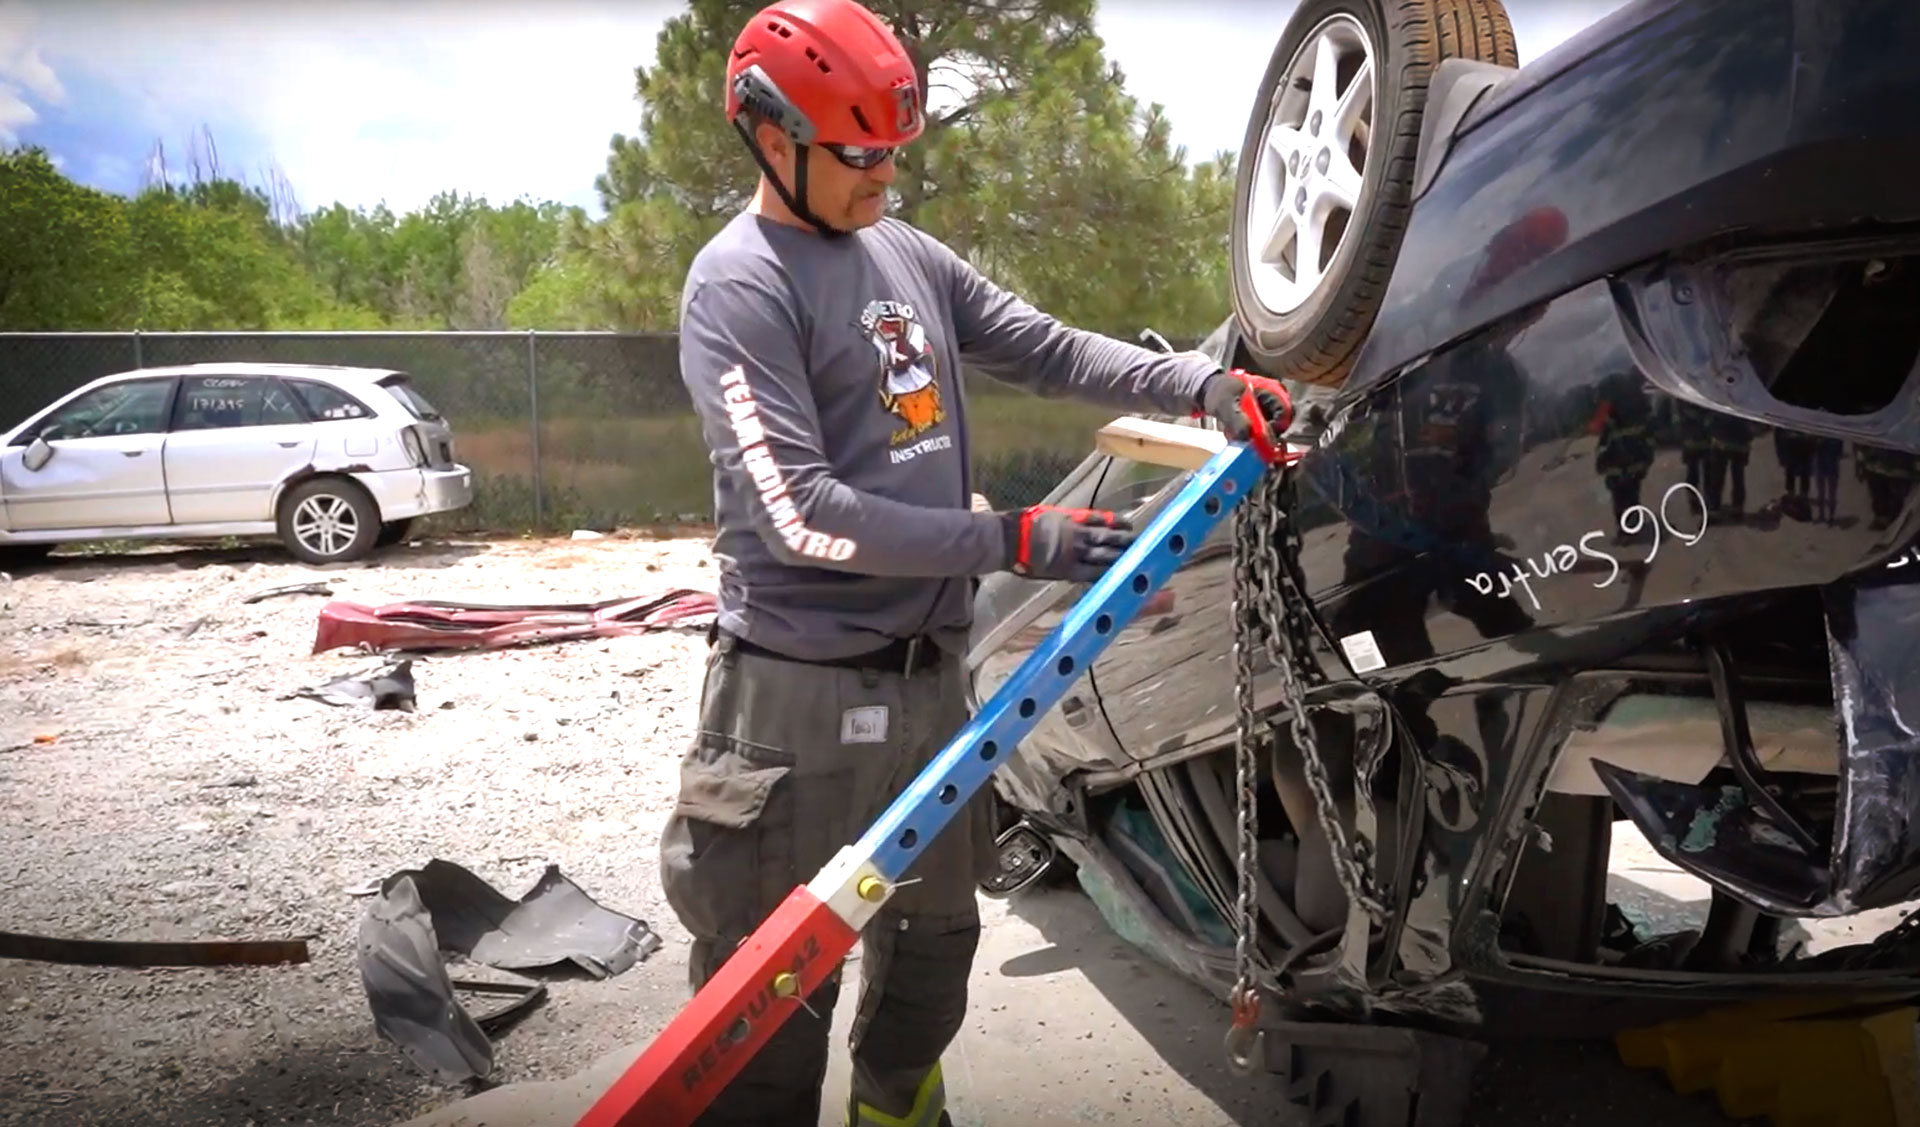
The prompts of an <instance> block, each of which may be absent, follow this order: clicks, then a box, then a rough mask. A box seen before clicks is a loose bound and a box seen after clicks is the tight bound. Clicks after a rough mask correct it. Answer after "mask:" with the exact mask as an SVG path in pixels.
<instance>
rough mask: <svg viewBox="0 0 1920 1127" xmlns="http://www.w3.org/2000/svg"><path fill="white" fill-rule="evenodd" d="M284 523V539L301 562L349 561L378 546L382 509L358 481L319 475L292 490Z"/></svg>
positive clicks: (282, 506) (286, 499) (283, 514)
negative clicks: (375, 544)
mask: <svg viewBox="0 0 1920 1127" xmlns="http://www.w3.org/2000/svg"><path fill="white" fill-rule="evenodd" d="M279 526H280V541H281V543H283V544H285V545H286V548H287V551H289V552H291V553H293V555H294V556H295V557H296V558H297V559H299V560H301V561H302V562H305V563H310V564H328V563H346V562H349V561H352V560H357V559H360V558H361V557H363V556H365V555H366V554H367V553H368V552H370V551H372V550H373V547H374V543H375V541H376V540H377V539H378V537H379V535H380V509H379V506H377V505H375V504H374V501H373V498H372V497H370V496H368V495H367V491H366V490H365V489H363V488H361V487H360V485H359V484H358V483H357V482H354V481H352V480H350V479H348V478H344V477H317V478H313V479H312V480H310V481H303V482H301V483H300V484H299V485H296V486H294V487H293V488H292V489H289V490H288V491H287V495H286V496H285V497H284V498H283V499H282V500H281V502H280V517H279Z"/></svg>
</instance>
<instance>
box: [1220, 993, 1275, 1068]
mask: <svg viewBox="0 0 1920 1127" xmlns="http://www.w3.org/2000/svg"><path fill="white" fill-rule="evenodd" d="M1259 1020H1260V994H1259V991H1258V990H1256V989H1255V988H1254V987H1253V986H1252V985H1251V984H1249V983H1244V982H1243V983H1241V984H1240V985H1238V986H1235V987H1234V988H1233V1023H1232V1024H1231V1025H1229V1026H1227V1040H1226V1045H1227V1063H1229V1064H1231V1065H1232V1066H1233V1069H1234V1071H1236V1072H1239V1073H1242V1074H1245V1073H1249V1072H1252V1071H1254V1069H1255V1067H1256V1066H1258V1065H1259V1064H1260V1062H1261V1057H1262V1056H1263V1055H1264V1049H1265V1041H1266V1035H1265V1034H1264V1032H1263V1031H1262V1030H1260V1029H1259V1028H1257V1023H1258V1022H1259Z"/></svg>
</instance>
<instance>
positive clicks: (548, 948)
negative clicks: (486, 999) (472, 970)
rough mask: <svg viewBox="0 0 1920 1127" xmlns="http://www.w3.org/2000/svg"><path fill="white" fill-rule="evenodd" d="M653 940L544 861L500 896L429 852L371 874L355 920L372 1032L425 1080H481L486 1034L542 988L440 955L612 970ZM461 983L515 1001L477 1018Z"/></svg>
mask: <svg viewBox="0 0 1920 1127" xmlns="http://www.w3.org/2000/svg"><path fill="white" fill-rule="evenodd" d="M660 942H661V941H660V937H659V935H657V934H655V932H654V931H653V929H652V928H650V927H648V926H647V924H646V923H645V922H644V921H642V920H638V919H635V918H633V917H631V916H627V915H622V914H621V913H619V912H615V911H613V910H611V909H609V908H606V907H603V906H602V905H600V904H599V903H598V902H597V901H595V900H594V899H593V898H592V897H591V896H588V895H587V893H586V892H585V891H584V890H582V889H581V888H580V886H579V885H576V884H574V883H573V882H572V881H571V880H569V879H568V878H567V877H566V876H564V875H563V874H562V873H561V872H560V869H559V867H558V866H555V865H548V866H547V869H546V871H545V872H544V873H542V874H541V876H540V879H539V881H537V882H536V883H535V884H534V886H533V888H532V889H530V890H528V892H527V894H526V895H525V896H523V897H521V898H520V899H519V900H509V899H507V898H506V897H505V896H504V895H502V894H501V893H500V892H499V891H498V890H496V889H495V888H494V887H493V886H492V885H489V884H488V883H486V882H485V881H483V880H481V879H480V878H479V877H477V876H475V875H474V874H473V873H471V872H469V871H468V870H466V869H464V868H462V867H460V866H459V865H456V864H454V863H453V862H451V861H442V860H439V859H437V858H436V859H435V860H432V861H429V862H427V864H426V865H425V866H424V867H422V868H420V869H406V870H402V871H400V872H398V873H395V874H393V875H392V876H390V877H388V878H386V879H385V880H384V881H382V882H381V883H380V890H379V894H378V895H377V896H376V897H375V899H374V900H373V902H372V904H371V905H370V906H369V908H368V911H367V915H366V918H365V919H364V920H363V921H362V922H361V925H360V943H359V960H360V980H361V983H362V984H363V985H364V986H365V988H366V991H367V1001H368V1004H369V1006H370V1007H371V1008H372V1010H373V1020H374V1026H375V1028H376V1029H377V1030H378V1031H379V1033H380V1035H381V1036H382V1037H384V1038H386V1039H387V1040H389V1041H392V1042H393V1043H394V1044H396V1045H398V1046H399V1047H400V1050H401V1052H402V1053H404V1054H405V1055H406V1057H407V1059H409V1060H410V1061H412V1062H413V1064H414V1065H415V1066H416V1067H418V1068H419V1069H420V1070H421V1071H423V1072H425V1073H426V1074H427V1075H428V1076H430V1077H432V1078H433V1079H435V1080H436V1081H439V1082H440V1083H444V1084H458V1083H463V1082H467V1081H473V1080H480V1079H484V1078H485V1077H486V1076H487V1074H488V1073H489V1072H491V1071H492V1068H493V1041H492V1036H495V1035H498V1034H499V1033H500V1032H501V1031H502V1030H504V1029H505V1028H507V1027H508V1026H509V1025H511V1023H512V1022H513V1021H514V1020H517V1019H518V1018H519V1017H520V1016H522V1015H523V1014H525V1013H527V1012H530V1011H531V1009H532V1008H533V1007H534V1006H536V1005H538V1004H539V1003H540V1002H541V1001H543V1000H544V999H545V997H546V987H545V986H544V985H541V984H539V983H529V984H527V985H525V986H516V985H513V984H500V983H479V982H465V981H456V980H455V979H454V978H453V977H452V975H451V974H450V973H449V972H448V969H447V963H446V961H445V956H447V955H453V956H456V957H458V958H461V959H465V960H469V961H471V962H474V963H480V964H484V965H486V966H490V967H493V968H496V969H498V970H505V971H520V972H545V973H553V974H560V975H568V974H571V975H572V976H574V977H577V976H578V975H580V974H582V973H584V974H585V975H587V976H590V977H592V978H595V979H605V978H609V977H612V976H613V975H616V974H620V973H622V972H624V971H626V970H627V969H628V968H629V967H631V966H633V965H634V964H635V963H638V962H640V961H642V960H644V959H646V958H647V957H648V956H649V955H651V954H653V953H654V952H655V951H658V950H659V949H660ZM460 989H468V990H473V991H478V992H485V993H495V994H499V993H512V994H516V995H518V997H517V999H516V1001H514V1002H512V1003H509V1004H508V1005H507V1006H505V1007H504V1008H502V1009H500V1010H498V1011H495V1012H492V1013H489V1014H485V1015H482V1016H481V1017H478V1018H476V1017H475V1016H474V1015H472V1014H470V1013H469V1012H468V1011H467V1010H466V1008H465V1007H464V1006H463V1005H461V1003H460V1000H459V998H458V995H457V991H458V990H460Z"/></svg>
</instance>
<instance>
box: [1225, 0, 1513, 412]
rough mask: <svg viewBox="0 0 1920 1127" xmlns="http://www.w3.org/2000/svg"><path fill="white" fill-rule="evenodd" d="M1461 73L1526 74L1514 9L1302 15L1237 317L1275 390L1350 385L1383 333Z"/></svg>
mask: <svg viewBox="0 0 1920 1127" xmlns="http://www.w3.org/2000/svg"><path fill="white" fill-rule="evenodd" d="M1450 58H1460V59H1471V60H1474V61H1477V62H1486V63H1494V64H1498V65H1500V66H1509V67H1511V66H1517V65H1518V64H1519V55H1518V51H1517V50H1516V49H1515V46H1514V36H1513V25H1512V24H1511V23H1510V22H1509V21H1508V19H1507V12H1506V8H1505V7H1504V6H1503V5H1502V3H1501V0H1427V2H1423V3H1409V2H1407V0H1302V3H1301V4H1300V6H1299V7H1298V8H1296V9H1295V10H1294V13H1293V16H1292V18H1290V19H1289V20H1288V21H1287V25H1286V28H1285V29H1284V30H1283V31H1282V33H1281V35H1280V40H1279V42H1278V43H1277V44H1275V46H1274V50H1273V55H1272V58H1271V59H1270V60H1269V62H1268V64H1267V73H1266V75H1265V77H1264V78H1263V79H1262V80H1261V83H1260V88H1259V93H1258V94H1257V95H1256V96H1255V98H1254V103H1253V107H1252V112H1251V113H1250V114H1249V115H1248V118H1247V132H1246V136H1245V138H1244V140H1243V141H1242V143H1241V150H1240V162H1239V173H1238V178H1237V180H1236V182H1235V185H1234V201H1233V233H1232V238H1231V240H1230V257H1231V260H1232V278H1233V285H1232V291H1233V312H1234V317H1235V319H1236V320H1237V321H1238V322H1239V328H1240V335H1241V342H1242V345H1243V347H1244V348H1245V350H1246V353H1247V355H1248V357H1249V358H1250V359H1251V360H1252V361H1253V362H1254V364H1255V365H1257V366H1258V367H1260V368H1261V369H1262V370H1264V371H1265V372H1266V374H1268V375H1270V376H1276V377H1279V378H1282V379H1290V380H1299V381H1301V382H1303V383H1309V384H1319V385H1323V386H1338V385H1339V384H1340V383H1342V382H1344V381H1345V379H1346V375H1347V372H1348V371H1349V370H1351V368H1352V366H1353V360H1354V357H1355V356H1356V355H1357V353H1358V352H1359V347H1360V342H1361V341H1362V340H1364V339H1365V338H1366V335H1367V333H1368V331H1369V330H1370V329H1372V327H1373V319H1374V316H1375V315H1376V314H1377V313H1378V312H1379V309H1380V303H1381V300H1382V298H1383V297H1384V296H1385V294H1386V288H1387V281H1388V279H1389V278H1390V277H1391V276H1392V274H1393V268H1394V263H1395V261H1396V260H1397V259H1398V257H1399V253H1400V241H1401V237H1402V236H1403V235H1404V234H1405V231H1406V225H1407V216H1408V213H1409V211H1410V210H1411V201H1412V195H1413V169H1414V160H1415V157H1416V156H1417V155H1418V147H1419V143H1420V131H1421V124H1422V120H1423V117H1424V114H1425V111H1426V95H1427V83H1428V81H1429V79H1430V78H1431V76H1432V73H1433V69H1434V68H1435V67H1436V66H1438V65H1439V64H1440V63H1441V62H1442V61H1443V60H1445V59H1450Z"/></svg>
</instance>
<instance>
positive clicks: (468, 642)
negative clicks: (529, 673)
mask: <svg viewBox="0 0 1920 1127" xmlns="http://www.w3.org/2000/svg"><path fill="white" fill-rule="evenodd" d="M716 611H717V605H716V601H715V599H714V596H713V593H712V592H710V591H695V590H692V589H690V588H678V589H675V590H672V591H668V592H667V593H666V594H664V595H643V596H638V597H630V598H623V599H609V600H607V601H605V602H598V603H552V604H546V605H494V604H485V603H455V602H447V601H444V600H439V599H418V600H409V601H406V602H399V603H388V604H386V605H385V606H378V607H372V606H367V605H365V604H362V603H353V602H347V601H345V600H340V599H335V600H333V601H332V602H329V603H328V604H327V605H326V606H324V607H322V608H320V622H319V627H318V629H317V630H315V632H314V638H313V652H314V653H324V652H326V651H328V650H336V649H344V648H353V647H364V648H366V649H369V650H375V651H393V650H404V651H409V652H428V651H432V650H473V649H498V648H503V647H507V646H526V645H539V644H544V643H549V642H561V641H568V640H572V639H576V638H612V637H616V636H619V635H622V634H643V633H647V632H649V631H653V630H661V629H665V628H668V627H674V626H689V627H690V626H699V627H704V626H707V625H708V624H710V623H711V622H712V621H713V617H714V614H715V613H716Z"/></svg>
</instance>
